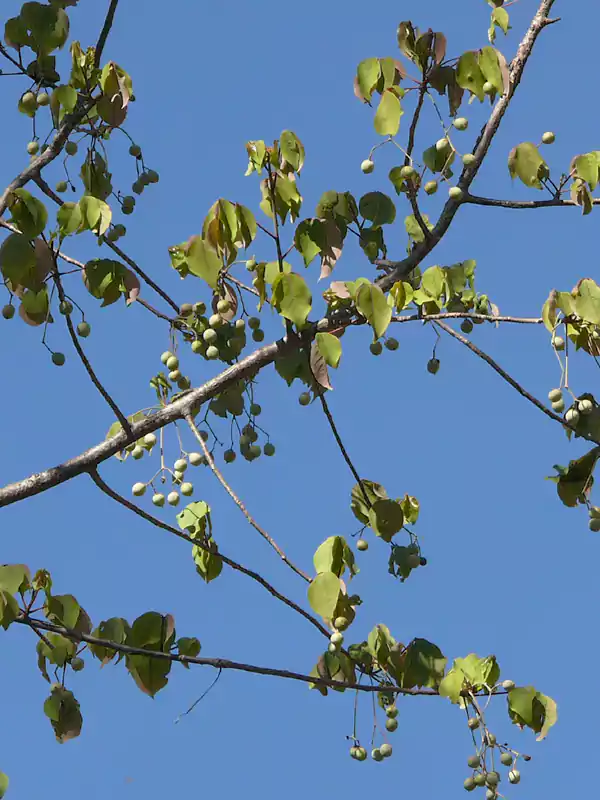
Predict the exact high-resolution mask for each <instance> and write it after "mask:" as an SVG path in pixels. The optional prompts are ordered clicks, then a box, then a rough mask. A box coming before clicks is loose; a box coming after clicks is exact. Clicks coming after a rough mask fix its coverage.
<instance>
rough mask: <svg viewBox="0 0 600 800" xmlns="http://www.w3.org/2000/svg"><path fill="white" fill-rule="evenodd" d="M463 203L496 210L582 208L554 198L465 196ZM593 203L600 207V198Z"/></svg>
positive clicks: (570, 202) (568, 201)
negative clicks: (506, 198)
mask: <svg viewBox="0 0 600 800" xmlns="http://www.w3.org/2000/svg"><path fill="white" fill-rule="evenodd" d="M463 202H464V203H470V204H471V205H474V206H493V207H495V208H560V207H562V206H569V207H575V208H581V206H580V205H578V204H577V203H574V202H573V201H572V200H561V199H560V198H554V197H553V198H552V199H551V200H495V199H493V198H491V197H479V196H477V195H475V194H465V196H464V198H463ZM592 203H593V205H595V206H598V205H600V198H597V197H595V198H594V199H593V200H592Z"/></svg>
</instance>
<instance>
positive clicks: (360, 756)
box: [356, 747, 367, 761]
mask: <svg viewBox="0 0 600 800" xmlns="http://www.w3.org/2000/svg"><path fill="white" fill-rule="evenodd" d="M366 757H367V751H366V750H365V748H364V747H357V748H356V760H357V761H364V760H365V759H366Z"/></svg>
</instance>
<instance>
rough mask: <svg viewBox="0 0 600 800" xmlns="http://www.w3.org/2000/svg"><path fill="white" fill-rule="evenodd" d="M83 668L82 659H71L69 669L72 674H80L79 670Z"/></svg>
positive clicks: (77, 657)
mask: <svg viewBox="0 0 600 800" xmlns="http://www.w3.org/2000/svg"><path fill="white" fill-rule="evenodd" d="M84 667H85V661H84V660H83V658H79V656H75V658H72V659H71V669H72V670H73V672H81V670H82V669H83V668H84Z"/></svg>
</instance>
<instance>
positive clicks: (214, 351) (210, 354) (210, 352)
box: [206, 344, 219, 361]
mask: <svg viewBox="0 0 600 800" xmlns="http://www.w3.org/2000/svg"><path fill="white" fill-rule="evenodd" d="M218 357H219V349H218V347H215V346H214V344H211V345H210V347H207V348H206V358H208V360H209V361H214V359H215V358H218Z"/></svg>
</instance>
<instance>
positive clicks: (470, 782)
mask: <svg viewBox="0 0 600 800" xmlns="http://www.w3.org/2000/svg"><path fill="white" fill-rule="evenodd" d="M476 785H477V784H476V783H475V780H474V778H470V777H469V778H465V781H464V783H463V786H464V788H465V789H466V790H467V792H472V791H473V789H474V788H475V786H476Z"/></svg>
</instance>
